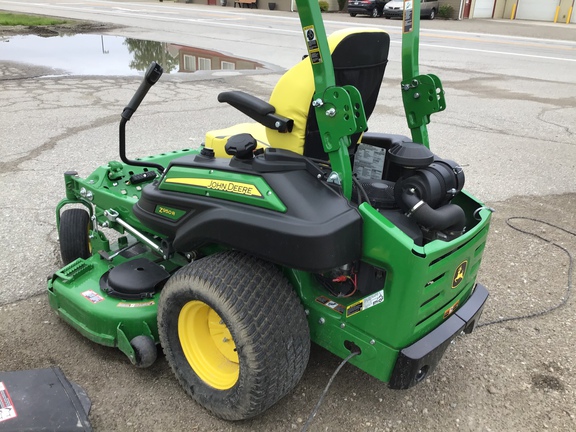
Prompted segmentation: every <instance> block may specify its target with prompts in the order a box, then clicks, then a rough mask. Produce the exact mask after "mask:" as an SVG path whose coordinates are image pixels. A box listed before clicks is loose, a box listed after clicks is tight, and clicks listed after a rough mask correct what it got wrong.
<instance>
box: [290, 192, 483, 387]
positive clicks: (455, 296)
mask: <svg viewBox="0 0 576 432" xmlns="http://www.w3.org/2000/svg"><path fill="white" fill-rule="evenodd" d="M454 202H455V203H457V204H458V205H460V206H461V207H462V208H463V209H464V210H465V212H466V214H468V215H472V214H474V212H475V211H476V210H478V211H477V217H478V218H479V219H478V220H477V219H471V220H469V221H467V226H468V231H467V232H466V233H465V234H464V235H462V236H461V237H459V238H457V239H455V240H453V241H451V242H443V241H440V240H436V241H433V242H430V243H429V244H428V245H426V246H424V247H421V246H416V245H415V244H414V242H413V241H412V239H410V238H409V237H408V236H407V235H406V234H404V233H403V232H402V231H401V230H399V229H398V228H397V227H396V226H394V225H393V224H392V223H391V222H390V221H389V220H387V219H386V218H385V217H384V216H382V215H381V214H380V213H379V212H378V211H377V210H375V209H374V208H372V207H371V206H369V205H367V204H362V205H361V206H360V213H361V215H362V218H363V221H364V233H363V257H362V259H363V261H365V262H367V263H369V264H371V265H373V266H375V267H377V268H380V269H382V270H383V271H384V273H385V276H384V277H383V279H382V282H381V283H382V285H381V287H375V292H374V293H372V294H370V295H365V296H360V295H354V296H352V297H349V298H342V297H334V296H331V295H330V294H329V293H328V291H326V290H325V289H324V288H323V287H321V286H320V285H319V283H318V282H317V281H316V279H315V278H314V276H313V275H311V274H309V273H305V272H299V271H292V270H286V274H287V276H288V278H289V279H290V281H291V282H292V284H293V285H294V286H295V287H296V290H297V291H298V294H299V295H300V297H301V299H302V302H303V303H304V307H305V308H306V310H307V312H308V318H309V321H308V322H309V325H310V332H311V339H312V340H313V341H314V342H315V343H317V344H319V345H321V346H322V347H324V348H326V349H328V350H329V351H331V352H332V353H334V354H336V355H338V356H340V357H342V358H344V357H346V356H347V355H348V354H349V353H350V350H349V349H348V348H347V347H346V345H347V346H350V345H349V344H350V342H352V343H354V344H356V345H357V346H358V347H360V349H361V350H362V354H361V355H359V356H356V357H354V358H353V359H352V360H351V363H352V364H354V365H356V366H357V367H358V368H360V369H362V370H363V371H365V372H367V373H369V374H370V375H372V376H374V377H376V378H378V379H380V380H382V381H384V382H387V381H389V379H390V376H391V373H392V370H393V368H394V365H395V363H396V358H397V355H398V352H399V351H400V350H401V349H403V348H405V347H407V346H409V345H411V344H412V343H414V342H416V341H417V340H419V339H420V338H422V337H423V336H425V335H426V334H428V333H429V332H430V331H431V330H433V329H435V328H436V327H437V326H438V325H440V324H441V323H442V322H444V320H445V319H446V318H448V316H450V315H451V314H452V313H454V312H455V311H456V310H457V309H458V308H459V307H460V306H462V305H463V304H464V303H465V302H466V301H467V299H468V297H469V296H470V294H471V292H472V289H473V287H474V284H475V280H476V275H477V273H478V269H479V266H480V261H481V258H482V252H483V251H484V246H485V243H486V237H487V234H488V228H489V223H490V217H491V212H490V211H489V210H487V209H484V207H483V206H482V204H481V203H479V202H478V201H476V200H475V199H474V198H472V197H471V196H470V195H468V194H466V193H460V194H459V195H458V196H457V197H456V198H455V200H454ZM463 263H465V264H463ZM459 276H462V278H459ZM455 280H456V281H457V283H455Z"/></svg>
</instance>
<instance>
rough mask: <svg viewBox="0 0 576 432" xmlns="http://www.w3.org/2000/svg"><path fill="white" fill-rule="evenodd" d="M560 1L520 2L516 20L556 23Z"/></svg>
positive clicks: (537, 0) (524, 0)
mask: <svg viewBox="0 0 576 432" xmlns="http://www.w3.org/2000/svg"><path fill="white" fill-rule="evenodd" d="M556 6H558V0H518V8H517V9H516V19H523V20H537V21H547V22H552V21H554V15H555V14H556Z"/></svg>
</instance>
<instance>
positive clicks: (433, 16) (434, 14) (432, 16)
mask: <svg viewBox="0 0 576 432" xmlns="http://www.w3.org/2000/svg"><path fill="white" fill-rule="evenodd" d="M434 18H436V10H434V9H432V10H431V11H430V15H429V16H428V19H430V20H433V19H434Z"/></svg>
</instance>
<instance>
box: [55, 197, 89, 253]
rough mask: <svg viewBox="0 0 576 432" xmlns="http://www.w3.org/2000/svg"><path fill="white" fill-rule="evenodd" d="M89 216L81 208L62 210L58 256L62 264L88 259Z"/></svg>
mask: <svg viewBox="0 0 576 432" xmlns="http://www.w3.org/2000/svg"><path fill="white" fill-rule="evenodd" d="M91 224H92V223H91V222H90V215H88V212H87V211H86V210H83V209H81V208H71V209H67V210H64V211H63V212H62V215H61V216H60V231H59V233H58V234H59V237H60V255H62V261H63V262H64V264H70V263H71V262H72V261H74V260H76V259H78V258H84V259H86V258H90V239H89V232H90V228H91Z"/></svg>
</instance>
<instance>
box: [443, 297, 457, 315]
mask: <svg viewBox="0 0 576 432" xmlns="http://www.w3.org/2000/svg"><path fill="white" fill-rule="evenodd" d="M459 304H460V300H457V301H456V303H454V304H453V305H452V306H450V307H449V308H448V309H446V310H445V311H444V319H446V318H448V317H449V316H450V315H452V314H453V313H454V312H456V309H458V305H459Z"/></svg>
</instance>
